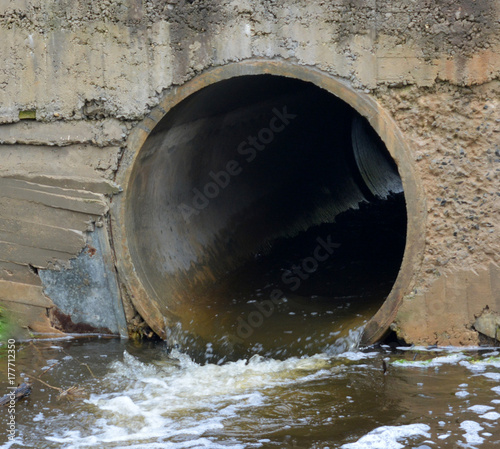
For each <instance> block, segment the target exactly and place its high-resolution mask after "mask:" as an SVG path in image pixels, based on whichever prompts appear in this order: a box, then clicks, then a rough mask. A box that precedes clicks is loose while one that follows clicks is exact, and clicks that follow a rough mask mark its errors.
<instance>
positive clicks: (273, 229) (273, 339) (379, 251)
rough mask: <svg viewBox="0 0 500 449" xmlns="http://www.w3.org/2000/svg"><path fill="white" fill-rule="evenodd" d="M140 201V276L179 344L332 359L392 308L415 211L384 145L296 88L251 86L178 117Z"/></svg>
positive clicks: (148, 150)
mask: <svg viewBox="0 0 500 449" xmlns="http://www.w3.org/2000/svg"><path fill="white" fill-rule="evenodd" d="M129 195H130V197H129V204H130V205H131V207H130V208H129V211H128V227H127V229H128V233H129V241H130V242H131V248H130V249H131V255H132V258H133V260H134V263H135V267H136V270H137V272H138V274H139V276H140V277H141V279H142V281H143V283H144V285H145V287H146V289H147V290H148V291H149V295H150V298H151V300H152V301H155V302H156V303H157V304H158V305H159V306H160V307H161V308H162V310H167V309H168V310H169V311H170V312H171V313H173V314H174V315H175V316H176V317H178V321H179V323H180V326H179V327H177V328H176V329H182V330H178V331H175V332H174V331H172V329H171V330H170V335H171V336H172V340H173V341H177V342H179V343H183V342H184V344H185V340H184V335H185V334H189V335H190V338H191V337H192V336H193V335H196V336H198V337H199V338H200V341H203V342H204V343H203V344H205V342H212V343H220V342H224V344H225V345H227V347H228V348H229V351H235V350H236V349H240V350H241V351H244V352H245V351H246V352H248V351H250V353H251V352H252V351H253V352H259V353H264V354H266V353H268V354H271V353H272V354H274V355H276V353H281V354H283V355H289V354H291V353H304V352H309V351H312V350H318V348H319V349H322V348H321V345H323V346H325V345H326V344H327V343H331V342H332V341H334V340H335V338H337V337H338V335H340V334H339V331H342V332H344V333H345V331H346V330H347V329H348V328H349V327H350V326H351V324H352V323H354V322H356V323H358V324H361V323H362V322H363V320H365V319H368V318H369V317H370V316H371V315H372V314H373V313H374V312H375V311H376V310H377V308H378V307H380V305H381V304H382V303H383V301H384V299H385V297H386V296H387V295H388V294H389V292H390V290H391V288H392V285H393V283H394V281H395V279H396V277H397V275H398V272H399V268H400V265H401V261H402V257H403V252H404V246H405V239H406V208H405V201H404V196H403V191H402V187H401V180H400V178H399V175H398V173H397V168H396V166H395V164H394V162H393V161H392V159H391V158H390V156H389V154H388V152H387V150H386V149H385V147H384V145H383V143H382V141H381V140H380V138H379V137H378V136H377V135H376V134H375V132H374V131H373V130H372V129H371V127H370V126H369V125H368V123H367V122H366V121H365V119H363V118H361V116H359V114H358V113H357V112H356V111H355V110H354V109H352V108H351V107H350V106H349V105H347V104H346V103H344V102H343V101H341V100H339V99H338V98H336V97H335V96H333V95H331V94H330V93H328V92H327V91H325V90H322V89H320V88H318V87H317V86H315V85H313V84H311V83H306V82H303V81H300V80H296V79H289V78H285V77H278V76H271V75H258V76H242V77H238V78H233V79H230V80H226V81H221V82H218V83H216V84H213V85H211V86H209V87H206V88H204V89H202V90H201V91H199V92H197V93H195V94H193V95H191V96H190V97H188V98H187V99H186V100H184V101H182V102H181V103H179V104H178V105H177V106H176V107H174V108H173V109H172V110H171V111H169V112H168V113H167V114H166V115H165V117H164V119H163V120H162V121H160V123H159V124H158V126H157V127H156V128H155V129H154V130H153V132H152V133H151V135H150V136H149V138H148V139H147V141H146V143H145V145H144V146H143V148H142V149H141V152H140V155H139V160H138V163H137V164H135V169H134V173H133V176H132V184H131V186H130V188H129ZM318 245H319V247H320V248H319V249H317V248H318ZM278 292H281V294H278ZM266 301H267V302H266ZM266 307H267V308H266ZM342 311H344V312H342ZM259 314H260V315H259ZM259 316H261V317H262V318H263V319H262V320H261V321H262V323H260V324H259V322H260V319H259ZM252 319H253V320H254V321H253V322H251V320H252ZM306 340H307V341H308V342H309V343H305V342H306ZM313 343H314V344H313Z"/></svg>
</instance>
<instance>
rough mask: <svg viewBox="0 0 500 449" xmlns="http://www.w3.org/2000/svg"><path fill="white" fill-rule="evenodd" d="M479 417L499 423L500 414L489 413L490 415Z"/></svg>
mask: <svg viewBox="0 0 500 449" xmlns="http://www.w3.org/2000/svg"><path fill="white" fill-rule="evenodd" d="M479 417H480V418H483V419H489V420H491V421H497V420H498V418H500V413H497V412H488V413H485V414H484V415H481V416H479Z"/></svg>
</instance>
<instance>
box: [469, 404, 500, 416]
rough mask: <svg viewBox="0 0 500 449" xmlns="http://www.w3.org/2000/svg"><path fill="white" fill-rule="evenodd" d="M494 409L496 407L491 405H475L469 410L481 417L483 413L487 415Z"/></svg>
mask: <svg viewBox="0 0 500 449" xmlns="http://www.w3.org/2000/svg"><path fill="white" fill-rule="evenodd" d="M494 408H495V407H492V406H491V405H473V406H472V407H469V408H468V409H467V410H470V411H471V412H474V413H477V414H478V415H480V414H481V413H486V412H489V411H490V410H494Z"/></svg>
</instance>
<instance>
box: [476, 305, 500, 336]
mask: <svg viewBox="0 0 500 449" xmlns="http://www.w3.org/2000/svg"><path fill="white" fill-rule="evenodd" d="M474 329H476V330H477V331H478V332H480V333H481V334H483V335H486V336H487V337H490V338H493V339H496V340H498V341H500V314H499V313H494V312H490V311H489V310H485V311H484V312H483V313H482V314H481V315H480V316H479V317H478V318H477V320H476V322H475V323H474Z"/></svg>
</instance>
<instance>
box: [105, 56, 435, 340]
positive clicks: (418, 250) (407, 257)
mask: <svg viewBox="0 0 500 449" xmlns="http://www.w3.org/2000/svg"><path fill="white" fill-rule="evenodd" d="M264 74H268V75H276V76H282V77H287V78H293V79H298V80H302V81H306V82H310V83H313V84H314V85H316V86H318V87H320V88H322V89H325V90H326V91H327V92H329V93H331V94H332V95H334V96H336V97H338V98H340V99H341V100H343V101H344V102H346V103H347V104H349V105H350V106H351V107H352V108H354V109H355V110H356V111H357V112H358V113H359V114H360V115H361V116H363V117H365V118H366V119H367V120H368V122H369V123H370V125H371V126H372V127H373V129H374V130H375V131H376V133H377V134H378V135H379V136H380V138H381V139H382V141H383V142H384V143H385V145H386V148H387V150H388V152H389V154H390V155H391V157H392V158H393V160H394V161H395V163H396V165H397V167H398V171H399V175H400V177H401V180H402V184H403V189H404V195H405V200H406V210H407V237H406V244H405V250H404V256H403V260H402V263H401V267H400V270H399V273H398V276H397V279H396V281H395V283H394V285H393V287H392V290H391V292H390V294H389V296H388V297H387V298H386V300H385V301H384V303H383V304H382V306H381V307H380V308H379V309H378V311H377V312H376V313H375V315H374V316H373V317H371V319H370V320H369V321H368V323H367V324H366V325H365V329H364V333H363V337H362V343H363V344H366V345H369V344H373V343H375V342H376V341H378V340H379V339H380V338H382V337H383V336H384V334H386V332H387V331H388V329H389V327H390V325H391V323H392V322H393V321H394V319H395V318H396V315H397V311H398V309H399V306H400V304H401V302H402V300H403V298H404V296H405V295H407V294H409V293H410V291H411V289H412V286H413V281H414V277H415V273H416V272H417V271H418V268H419V266H420V264H421V261H422V257H423V248H424V245H425V216H426V207H425V196H424V192H423V188H422V185H421V181H420V179H419V177H418V175H417V173H416V170H415V167H414V164H413V158H412V153H411V149H410V147H409V145H408V144H407V142H406V141H405V139H404V136H403V135H402V133H401V131H400V130H399V128H398V127H397V125H396V123H395V122H394V120H393V119H392V118H391V116H390V115H389V114H388V112H387V111H385V110H384V109H383V108H382V107H381V105H380V104H379V103H378V102H377V101H375V100H374V99H373V98H372V97H371V96H369V95H367V94H365V93H363V92H360V91H357V90H355V89H354V88H352V87H351V86H350V85H349V84H348V83H347V82H346V81H344V80H342V79H339V78H336V77H333V76H331V75H329V74H327V73H325V72H323V71H321V70H318V69H317V68H315V67H308V66H302V65H298V64H294V63H291V62H288V61H284V60H261V59H257V60H256V59H251V60H246V61H242V62H238V63H231V64H228V65H224V66H221V67H216V68H211V69H209V70H207V71H205V72H203V73H201V74H199V75H197V76H195V77H194V78H193V79H191V80H190V81H188V82H186V83H185V84H183V85H182V86H176V87H172V88H171V89H169V90H168V91H166V92H165V94H164V97H163V99H162V100H161V102H160V104H159V105H158V106H156V107H155V108H154V109H153V110H152V111H151V112H150V113H149V114H148V116H147V117H146V118H145V119H144V120H142V122H140V123H139V124H138V125H137V126H136V127H135V128H134V129H133V130H132V132H131V133H130V135H129V137H128V140H127V146H126V148H125V151H124V154H123V156H122V160H121V164H120V167H119V170H118V173H117V182H118V184H119V185H120V186H121V187H122V188H123V191H124V192H123V194H121V195H118V196H117V197H115V198H114V199H113V203H112V208H111V220H112V231H113V245H114V250H115V254H116V266H117V270H118V274H119V278H120V284H121V287H122V294H123V295H127V296H128V297H129V298H130V300H131V301H132V303H133V305H134V307H135V308H136V309H137V311H138V312H139V314H140V315H141V316H142V317H143V318H144V320H145V321H146V322H147V324H148V325H149V326H150V327H151V328H152V329H153V330H154V331H155V332H156V333H157V334H158V336H160V337H161V338H163V339H165V338H166V335H167V334H166V329H167V328H168V326H169V324H170V323H174V322H175V321H176V317H175V316H174V315H172V313H171V312H170V311H169V310H168V309H167V308H166V307H161V306H159V305H158V304H156V303H155V302H154V301H152V300H151V298H150V297H149V295H148V293H147V289H146V288H145V286H144V284H143V280H141V278H140V276H139V275H138V273H137V270H136V266H135V264H138V263H139V264H140V260H136V261H133V260H132V257H131V252H130V246H129V245H130V243H129V241H128V237H127V229H126V226H127V220H126V215H127V210H128V207H129V204H130V190H129V189H128V188H127V187H128V185H129V183H130V181H131V175H132V171H133V168H134V164H135V163H136V160H137V157H138V154H139V152H140V150H141V148H142V147H143V144H144V143H145V141H146V139H147V138H148V136H149V135H150V133H151V131H152V130H153V128H154V127H155V126H156V125H157V124H158V122H159V121H160V120H161V119H162V118H163V117H164V116H165V115H166V114H167V113H168V112H169V111H170V110H171V109H172V108H173V107H174V106H176V105H177V104H179V103H180V102H181V101H183V100H184V99H186V98H187V97H189V96H190V95H192V94H194V93H195V92H198V91H199V90H201V89H203V88H205V87H207V86H210V85H212V84H215V83H217V82H219V81H223V80H228V79H231V78H234V77H239V76H246V75H264Z"/></svg>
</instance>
